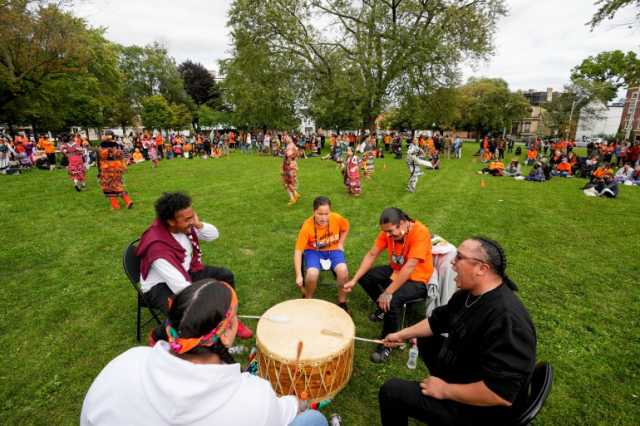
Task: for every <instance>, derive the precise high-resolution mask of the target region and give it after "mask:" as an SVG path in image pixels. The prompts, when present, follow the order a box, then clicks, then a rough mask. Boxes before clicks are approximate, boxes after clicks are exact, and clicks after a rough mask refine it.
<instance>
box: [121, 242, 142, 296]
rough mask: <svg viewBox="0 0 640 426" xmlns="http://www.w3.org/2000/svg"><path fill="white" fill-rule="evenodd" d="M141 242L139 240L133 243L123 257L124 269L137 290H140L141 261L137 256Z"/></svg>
mask: <svg viewBox="0 0 640 426" xmlns="http://www.w3.org/2000/svg"><path fill="white" fill-rule="evenodd" d="M139 241H140V240H139V239H137V240H134V241H132V242H131V243H130V244H129V245H128V246H127V248H126V249H125V250H124V254H123V256H122V268H123V269H124V272H125V274H127V278H129V281H131V284H133V286H134V287H135V289H136V290H139V289H140V287H139V283H140V259H139V258H138V256H136V249H137V248H138V242H139Z"/></svg>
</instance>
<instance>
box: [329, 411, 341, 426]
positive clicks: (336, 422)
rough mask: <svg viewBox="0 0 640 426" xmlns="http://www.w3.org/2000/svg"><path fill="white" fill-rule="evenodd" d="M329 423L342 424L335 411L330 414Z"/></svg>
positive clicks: (335, 425)
mask: <svg viewBox="0 0 640 426" xmlns="http://www.w3.org/2000/svg"><path fill="white" fill-rule="evenodd" d="M329 424H330V425H331V426H340V425H341V424H342V417H340V416H339V415H337V414H336V413H333V414H332V415H331V421H330V422H329Z"/></svg>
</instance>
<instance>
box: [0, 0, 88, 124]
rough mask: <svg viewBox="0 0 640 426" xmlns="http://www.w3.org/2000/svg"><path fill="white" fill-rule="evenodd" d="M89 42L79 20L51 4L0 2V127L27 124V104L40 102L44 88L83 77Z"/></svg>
mask: <svg viewBox="0 0 640 426" xmlns="http://www.w3.org/2000/svg"><path fill="white" fill-rule="evenodd" d="M90 37H91V36H90V33H89V32H88V31H87V27H86V24H85V23H84V21H83V20H82V19H80V18H77V17H74V16H73V15H72V14H71V13H70V12H66V11H64V10H62V9H61V8H60V7H59V6H58V5H57V4H55V3H46V2H36V1H29V0H4V1H2V2H0V121H4V122H8V123H9V124H14V123H18V122H24V121H28V120H29V117H27V116H28V115H29V114H28V111H27V109H29V108H31V105H32V104H31V103H30V102H29V101H31V100H33V99H37V98H41V97H42V96H43V95H44V93H45V92H46V90H45V88H44V86H46V85H51V84H54V83H53V82H54V80H59V79H64V78H67V76H69V75H72V74H76V73H84V72H86V71H87V66H88V65H89V64H90V61H91V59H92V55H91V51H90V45H91V42H90ZM43 113H44V112H43ZM33 117H34V114H31V117H30V118H33ZM25 124H31V123H25Z"/></svg>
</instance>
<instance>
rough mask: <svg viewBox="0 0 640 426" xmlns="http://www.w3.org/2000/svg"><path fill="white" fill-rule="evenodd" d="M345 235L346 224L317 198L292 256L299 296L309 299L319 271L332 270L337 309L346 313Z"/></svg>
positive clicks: (325, 200)
mask: <svg viewBox="0 0 640 426" xmlns="http://www.w3.org/2000/svg"><path fill="white" fill-rule="evenodd" d="M348 233H349V221H348V220H347V219H345V218H344V217H342V216H341V215H339V214H338V213H334V212H332V211H331V200H329V198H327V197H323V196H320V197H316V199H315V200H313V215H312V216H311V217H309V218H308V219H307V220H305V221H304V223H303V224H302V227H301V228H300V232H298V239H297V240H296V247H295V250H294V252H293V265H294V269H295V271H296V285H297V286H298V288H299V289H300V291H301V292H302V296H303V297H304V298H306V299H311V298H312V297H313V294H314V293H315V290H316V287H317V285H318V278H319V276H320V271H321V270H323V269H329V268H331V270H332V271H333V272H334V274H335V276H336V284H337V287H338V306H340V307H341V308H342V309H344V310H345V311H347V312H349V309H348V308H347V293H346V292H345V291H344V290H343V288H342V286H343V285H344V284H345V283H346V282H347V280H348V279H349V271H348V269H347V262H346V260H345V257H344V242H345V240H346V239H347V234H348ZM303 257H304V262H303ZM303 273H304V279H303V275H302V274H303Z"/></svg>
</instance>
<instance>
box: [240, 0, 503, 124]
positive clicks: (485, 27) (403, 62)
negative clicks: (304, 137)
mask: <svg viewBox="0 0 640 426" xmlns="http://www.w3.org/2000/svg"><path fill="white" fill-rule="evenodd" d="M505 13H506V9H505V7H504V2H503V1H502V0H468V1H459V0H438V1H428V0H370V1H346V0H273V1H264V2H255V1H251V0H236V1H235V2H234V3H233V6H232V8H231V10H230V13H229V16H230V20H229V24H230V26H231V27H232V28H233V29H234V32H233V35H234V37H235V36H236V35H237V34H238V31H239V30H240V29H244V30H245V31H247V32H249V33H251V36H253V37H260V38H261V39H262V40H264V42H265V43H266V44H267V46H268V47H269V51H270V52H271V53H272V54H274V55H280V56H281V58H282V62H283V63H285V64H286V63H288V62H291V61H293V60H296V61H299V62H300V63H301V66H300V67H298V68H297V71H298V72H299V73H300V78H305V79H307V78H308V79H312V80H319V79H325V78H326V79H329V80H330V81H331V79H332V73H333V69H332V67H333V65H334V61H331V60H330V59H329V57H330V55H332V54H333V53H334V52H340V53H341V55H342V61H341V65H342V66H343V67H344V69H347V70H357V72H358V75H359V77H360V79H361V82H362V89H361V92H360V93H357V94H355V96H354V102H356V103H358V104H360V105H361V106H362V109H361V112H360V113H361V116H362V120H361V121H362V122H364V123H366V127H369V128H373V127H374V122H375V120H376V118H377V117H378V115H379V114H380V112H382V111H383V110H384V108H385V106H386V105H387V103H388V101H389V99H390V98H391V97H392V96H393V95H394V94H395V93H397V92H400V90H399V88H400V87H403V86H404V87H410V88H413V87H425V88H426V87H433V86H434V85H438V84H441V85H444V86H446V85H449V84H448V83H450V80H451V79H452V78H454V77H455V76H456V74H457V68H458V65H459V64H460V62H461V61H462V58H471V59H472V60H473V59H479V58H485V57H487V55H489V54H490V53H491V51H492V38H493V34H494V31H495V25H496V22H497V19H498V18H499V17H500V16H502V15H504V14H505ZM443 83H447V84H443ZM361 98H365V99H366V101H365V102H363V103H360V99H361Z"/></svg>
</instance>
